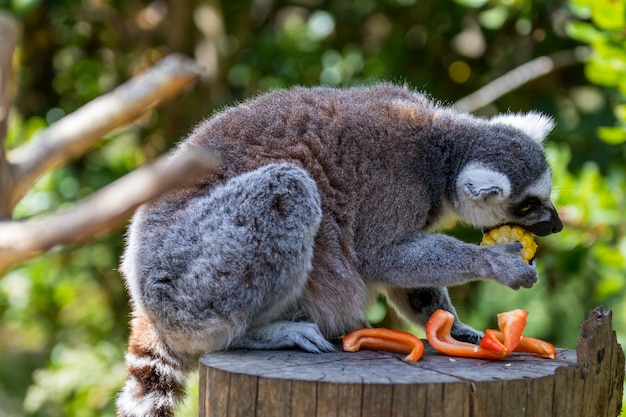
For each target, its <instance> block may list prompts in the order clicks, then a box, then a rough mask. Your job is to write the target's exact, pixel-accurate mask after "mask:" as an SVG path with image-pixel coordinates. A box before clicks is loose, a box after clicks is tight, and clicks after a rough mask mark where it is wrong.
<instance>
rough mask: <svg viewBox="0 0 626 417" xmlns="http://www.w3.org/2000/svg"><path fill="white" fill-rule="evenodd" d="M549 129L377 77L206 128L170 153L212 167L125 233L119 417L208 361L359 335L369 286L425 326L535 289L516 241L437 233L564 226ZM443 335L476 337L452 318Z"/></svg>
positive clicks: (143, 406) (308, 91)
mask: <svg viewBox="0 0 626 417" xmlns="http://www.w3.org/2000/svg"><path fill="white" fill-rule="evenodd" d="M552 129H553V121H552V119H551V118H549V117H547V116H545V115H542V114H540V113H537V112H530V113H527V114H504V115H499V116H495V117H493V118H491V119H485V118H479V117H475V116H472V115H469V114H463V113H459V112H457V111H455V110H453V109H452V108H449V107H445V106H443V105H441V104H439V103H437V102H435V101H433V100H431V99H430V98H429V97H427V96H425V95H424V94H422V93H419V92H416V91H412V90H410V89H409V88H407V87H401V86H395V85H392V84H386V83H381V84H376V85H373V86H369V87H352V88H327V87H316V88H302V87H299V88H293V89H289V90H278V91H274V92H271V93H268V94H266V95H262V96H260V97H258V98H256V99H252V100H249V101H246V102H243V103H242V104H239V105H237V106H234V107H232V108H229V109H227V110H225V111H222V112H219V113H218V114H216V115H215V116H213V117H212V118H209V119H208V120H206V121H205V122H203V123H201V124H200V125H199V126H197V127H196V129H195V130H194V131H193V132H192V133H191V134H190V135H189V137H188V138H187V139H185V140H184V141H182V142H181V143H180V144H179V145H178V151H181V150H188V149H208V150H212V151H215V152H218V153H219V154H220V156H221V160H222V164H221V168H220V169H219V170H217V171H216V172H214V173H211V174H208V175H204V176H198V177H195V178H192V179H190V180H189V181H185V182H184V183H181V185H180V187H179V188H178V189H175V190H173V191H170V192H168V193H166V194H165V195H163V196H162V197H160V198H158V199H156V200H155V201H152V202H150V203H147V204H145V205H143V206H142V207H140V208H139V209H138V210H137V212H136V214H135V215H134V217H133V219H132V222H131V225H130V227H129V231H128V236H127V247H126V251H125V253H124V255H123V258H122V262H121V272H122V274H123V276H124V277H125V280H126V284H127V288H128V291H129V294H130V298H131V303H132V308H133V313H132V320H131V335H130V338H129V345H128V352H127V355H126V361H127V365H128V372H129V375H128V379H127V381H126V384H125V386H124V388H123V391H122V393H121V394H120V396H119V397H118V401H117V404H118V413H119V416H124V417H156V416H161V417H165V416H172V415H173V413H174V410H175V408H176V403H177V401H178V400H179V399H180V398H181V396H183V391H184V383H185V375H186V373H187V372H188V371H189V370H192V369H193V368H195V367H196V364H197V361H198V358H199V357H200V356H201V355H203V354H205V353H207V352H212V351H218V350H223V349H232V348H248V349H280V348H300V349H304V350H305V351H308V352H328V351H332V350H334V345H333V343H331V342H332V341H335V340H337V339H338V338H339V337H340V336H342V335H343V334H345V333H346V332H348V331H350V330H353V329H356V328H360V327H364V326H367V323H366V320H365V317H364V310H365V309H366V305H367V302H368V300H370V299H371V298H372V294H374V293H376V292H382V293H383V294H384V295H385V296H386V299H387V300H388V303H389V304H390V305H391V306H392V307H393V308H394V309H395V310H396V311H397V312H398V313H399V315H400V316H401V317H403V318H404V319H406V320H408V321H410V322H412V323H415V324H418V325H421V326H423V325H424V324H425V322H426V321H427V320H428V318H429V317H430V315H431V314H432V313H433V312H434V311H435V310H437V309H445V310H448V311H450V312H452V313H453V314H455V317H456V313H455V309H454V307H453V305H452V303H451V302H450V298H449V296H448V292H447V289H446V287H449V286H453V285H459V284H463V283H467V282H469V281H472V280H495V281H497V282H499V283H501V284H503V285H506V286H508V287H511V288H513V289H518V288H520V287H524V288H529V287H531V286H532V285H533V284H534V283H535V282H536V280H537V272H536V268H535V267H534V266H533V265H528V264H526V263H525V262H524V261H523V260H522V259H521V257H520V256H519V251H520V249H521V245H520V244H518V243H513V244H507V245H493V246H478V245H475V244H469V243H464V242H462V241H460V240H457V239H455V238H453V237H450V236H446V235H444V234H439V233H434V231H436V230H437V228H438V226H439V225H441V224H442V222H443V221H445V220H446V219H449V218H450V217H455V218H458V219H459V220H460V221H463V222H466V223H467V224H469V225H472V226H475V227H477V228H480V229H489V228H493V227H496V226H500V225H503V224H514V225H518V226H521V227H523V228H525V229H527V230H529V231H530V232H532V233H535V234H537V235H539V236H545V235H548V234H550V233H554V232H558V231H560V230H561V229H562V227H563V225H562V223H561V220H560V219H559V216H558V214H557V212H556V210H555V208H554V206H553V204H552V203H551V200H550V192H551V187H552V175H551V170H550V167H549V165H548V163H547V162H546V158H545V155H544V151H543V147H542V142H543V141H544V139H545V138H546V136H547V135H548V134H549V133H550V131H551V130H552ZM452 335H453V336H454V337H455V338H456V339H459V340H463V341H469V342H473V343H476V342H478V341H480V339H481V337H482V333H480V332H478V331H476V330H474V329H472V328H471V327H469V326H467V325H465V324H463V323H462V322H461V321H459V320H458V317H457V318H456V321H455V324H454V327H453V328H452Z"/></svg>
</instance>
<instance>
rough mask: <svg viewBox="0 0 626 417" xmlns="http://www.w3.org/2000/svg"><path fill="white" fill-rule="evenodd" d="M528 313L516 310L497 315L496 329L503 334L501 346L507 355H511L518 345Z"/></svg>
mask: <svg viewBox="0 0 626 417" xmlns="http://www.w3.org/2000/svg"><path fill="white" fill-rule="evenodd" d="M526 317H528V311H526V310H521V309H516V310H511V311H507V312H504V313H499V314H498V327H499V328H500V331H501V332H502V333H503V334H504V340H503V342H502V343H503V344H504V347H505V349H506V351H507V353H511V352H513V351H514V350H515V348H516V347H517V345H519V342H520V340H521V339H522V333H523V332H524V329H525V328H526Z"/></svg>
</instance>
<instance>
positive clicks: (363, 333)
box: [343, 327, 424, 362]
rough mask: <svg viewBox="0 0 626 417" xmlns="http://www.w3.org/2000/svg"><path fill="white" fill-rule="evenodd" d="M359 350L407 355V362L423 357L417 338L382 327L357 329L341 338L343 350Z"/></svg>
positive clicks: (420, 343) (420, 342)
mask: <svg viewBox="0 0 626 417" xmlns="http://www.w3.org/2000/svg"><path fill="white" fill-rule="evenodd" d="M360 349H369V350H384V351H386V352H399V353H408V356H407V357H406V358H404V360H405V361H407V362H417V361H418V360H420V359H421V358H422V356H423V355H424V343H423V342H422V341H421V340H420V339H419V338H418V337H417V336H415V335H412V334H411V333H407V332H403V331H401V330H389V329H385V328H383V327H379V328H376V329H357V330H354V331H352V332H350V333H348V334H347V335H345V336H344V337H343V350H345V351H346V352H357V351H358V350H360Z"/></svg>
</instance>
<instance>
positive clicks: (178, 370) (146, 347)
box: [117, 315, 186, 417]
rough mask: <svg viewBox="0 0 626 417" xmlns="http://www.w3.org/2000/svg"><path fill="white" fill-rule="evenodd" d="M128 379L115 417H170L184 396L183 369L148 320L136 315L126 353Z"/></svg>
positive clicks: (118, 401) (181, 364)
mask: <svg viewBox="0 0 626 417" xmlns="http://www.w3.org/2000/svg"><path fill="white" fill-rule="evenodd" d="M126 365H127V366H128V379H127V380H126V384H125V385H124V388H123V389H122V392H121V393H120V395H119V397H118V399H117V415H118V417H171V416H173V415H174V410H175V408H176V406H177V403H178V402H179V400H180V399H181V398H182V397H183V396H184V394H185V376H186V375H185V367H184V365H183V363H182V362H181V361H180V360H178V359H177V358H175V357H174V356H172V355H171V354H170V352H169V351H168V348H167V346H165V344H164V343H163V342H162V341H161V340H160V338H159V337H158V335H157V334H156V332H155V331H154V329H153V328H152V327H151V325H150V323H149V322H148V320H147V318H146V317H144V316H143V315H135V317H134V318H133V319H132V320H131V333H130V338H129V340H128V352H127V353H126Z"/></svg>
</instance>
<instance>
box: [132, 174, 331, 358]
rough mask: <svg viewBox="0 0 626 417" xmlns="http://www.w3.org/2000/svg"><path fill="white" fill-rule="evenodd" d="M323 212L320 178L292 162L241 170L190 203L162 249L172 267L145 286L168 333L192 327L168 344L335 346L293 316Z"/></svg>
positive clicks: (147, 297)
mask: <svg viewBox="0 0 626 417" xmlns="http://www.w3.org/2000/svg"><path fill="white" fill-rule="evenodd" d="M321 217H322V212H321V203H320V197H319V194H318V192H317V187H316V184H315V182H314V181H313V180H312V179H311V178H310V177H309V176H308V175H307V174H306V172H305V171H303V170H302V169H300V168H298V167H296V166H294V165H291V164H273V165H268V166H264V167H262V168H259V169H257V170H255V171H252V172H249V173H246V174H242V175H240V176H238V177H235V178H233V179H231V180H229V181H227V182H226V183H225V184H224V185H221V186H218V187H216V188H215V189H213V190H211V192H210V194H209V195H208V196H205V197H199V198H196V199H194V201H191V202H189V203H188V204H187V206H186V207H184V208H182V212H181V213H177V218H173V219H172V220H171V223H172V224H171V230H169V231H168V233H167V234H165V235H164V236H165V237H166V238H169V236H170V235H178V236H176V237H175V238H174V237H172V242H169V243H167V242H163V245H162V246H163V251H162V253H159V254H155V256H156V257H159V256H160V257H168V258H169V259H167V260H163V259H161V260H159V261H157V262H160V263H162V264H164V265H167V266H168V267H170V268H171V269H172V270H171V271H168V272H167V274H165V275H164V276H163V277H162V278H161V279H159V278H157V277H156V276H155V277H154V278H152V280H153V282H152V283H151V284H150V285H144V286H143V288H144V291H145V296H144V297H143V298H144V300H155V303H154V304H153V305H151V306H150V305H148V304H149V303H148V302H146V303H144V304H145V305H146V307H148V308H149V310H150V312H151V315H152V316H154V317H155V321H156V322H157V323H162V325H163V326H164V327H166V330H165V331H164V332H163V334H169V333H170V332H173V333H174V334H175V335H176V334H177V333H179V334H186V337H182V338H180V337H177V336H174V337H167V339H168V342H169V343H170V344H177V345H178V346H177V349H189V348H191V349H192V350H196V351H198V352H199V353H202V352H203V351H204V352H206V351H211V350H216V349H223V348H226V347H229V346H239V347H250V348H259V349H261V348H280V347H300V348H302V349H305V350H308V351H313V352H318V351H326V350H332V345H331V344H330V343H329V342H328V341H326V339H325V338H324V337H323V336H322V335H321V333H320V331H319V329H318V327H317V326H316V325H315V324H312V323H306V322H296V321H285V320H290V319H291V317H289V316H288V314H290V313H289V311H290V309H291V308H293V306H294V304H295V302H296V301H297V299H298V298H299V297H300V295H301V293H302V291H303V289H304V287H305V285H306V282H307V277H308V274H309V272H310V270H311V261H312V257H313V245H314V238H315V234H316V233H317V230H318V227H319V223H320V220H321ZM189 294H193V296H189ZM177 339H178V340H179V341H180V343H176V341H177ZM194 344H197V346H194Z"/></svg>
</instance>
